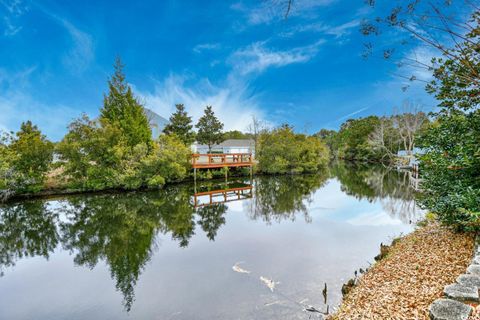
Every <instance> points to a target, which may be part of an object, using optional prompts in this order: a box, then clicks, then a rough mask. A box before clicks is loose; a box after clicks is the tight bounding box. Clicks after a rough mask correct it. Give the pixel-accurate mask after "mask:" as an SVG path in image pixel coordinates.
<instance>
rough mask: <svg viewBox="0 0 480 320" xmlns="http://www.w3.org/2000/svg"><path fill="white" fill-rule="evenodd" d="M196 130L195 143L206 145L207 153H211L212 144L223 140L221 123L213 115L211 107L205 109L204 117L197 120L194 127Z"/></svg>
mask: <svg viewBox="0 0 480 320" xmlns="http://www.w3.org/2000/svg"><path fill="white" fill-rule="evenodd" d="M195 127H196V128H197V129H198V133H197V141H198V142H199V143H203V144H206V145H208V152H211V151H212V146H213V145H214V144H218V143H221V142H222V141H224V140H225V138H224V136H223V132H222V130H223V123H221V122H220V120H218V119H217V117H216V116H215V114H214V113H213V110H212V106H207V107H206V108H205V113H204V115H203V116H202V117H201V118H200V119H199V120H198V123H197V125H196V126H195Z"/></svg>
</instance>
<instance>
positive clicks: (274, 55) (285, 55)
mask: <svg viewBox="0 0 480 320" xmlns="http://www.w3.org/2000/svg"><path fill="white" fill-rule="evenodd" d="M324 42H325V41H324V40H322V39H321V40H319V41H317V42H315V43H313V44H311V45H307V46H303V47H296V48H292V49H288V50H283V51H281V50H278V51H275V50H272V49H269V48H267V47H266V46H265V44H266V42H255V43H252V44H251V45H249V46H247V47H245V48H242V49H239V50H237V51H235V52H234V53H233V54H232V55H231V57H230V58H229V62H230V64H231V65H232V66H233V69H234V71H236V72H237V73H239V74H241V75H247V74H251V73H260V72H262V71H265V70H266V69H268V68H270V67H283V66H286V65H289V64H293V63H304V62H307V61H309V60H310V59H312V58H313V57H314V56H315V55H316V54H317V53H318V50H319V47H320V45H322V44H323V43H324Z"/></svg>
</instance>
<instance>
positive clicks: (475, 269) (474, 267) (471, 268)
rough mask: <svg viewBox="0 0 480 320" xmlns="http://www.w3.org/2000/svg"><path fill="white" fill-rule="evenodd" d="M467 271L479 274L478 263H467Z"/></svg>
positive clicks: (479, 267) (479, 266)
mask: <svg viewBox="0 0 480 320" xmlns="http://www.w3.org/2000/svg"><path fill="white" fill-rule="evenodd" d="M467 273H469V274H475V275H477V276H480V265H477V264H471V265H469V266H468V268H467Z"/></svg>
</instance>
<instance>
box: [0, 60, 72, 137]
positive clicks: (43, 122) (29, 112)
mask: <svg viewBox="0 0 480 320" xmlns="http://www.w3.org/2000/svg"><path fill="white" fill-rule="evenodd" d="M35 71H36V67H35V66H33V67H29V68H25V69H23V70H20V71H17V72H7V71H5V70H4V69H0V88H3V89H0V112H1V116H0V129H2V130H5V131H17V130H18V129H19V128H20V124H21V122H22V121H26V120H31V121H33V122H34V123H35V124H37V125H38V126H39V128H40V129H41V130H42V132H44V133H45V134H47V136H48V137H49V138H50V139H53V140H56V141H58V140H59V139H61V137H62V136H63V134H64V133H65V132H66V126H67V125H68V123H69V122H70V121H71V120H72V119H73V118H75V117H77V116H78V115H79V114H78V110H76V109H75V108H71V107H69V106H65V105H51V104H45V103H42V102H40V101H38V99H35V98H34V97H32V96H31V95H30V87H31V85H30V77H31V75H32V74H33V73H34V72H35ZM52 110H55V116H53V117H52Z"/></svg>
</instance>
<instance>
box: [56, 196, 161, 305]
mask: <svg viewBox="0 0 480 320" xmlns="http://www.w3.org/2000/svg"><path fill="white" fill-rule="evenodd" d="M64 212H65V215H66V217H67V219H68V220H67V222H64V223H61V231H62V243H63V245H64V247H65V248H66V249H68V250H71V251H72V252H76V254H75V258H74V261H75V263H76V264H77V265H84V266H88V267H90V268H93V267H94V266H96V265H97V263H98V262H99V261H100V260H105V262H106V263H107V265H108V266H109V268H110V273H111V276H112V278H114V279H115V281H116V288H117V290H119V291H120V292H121V293H122V294H123V296H124V304H125V308H126V309H127V310H130V307H131V305H132V302H133V299H134V287H135V284H136V283H137V281H138V277H139V275H140V273H141V272H142V270H143V268H144V266H145V264H146V262H147V261H148V260H149V259H150V257H151V253H152V244H153V240H154V237H155V234H156V230H158V229H159V227H160V224H161V219H160V212H159V210H158V207H156V206H155V205H153V204H152V202H151V201H149V198H148V197H147V196H138V195H105V196H92V197H77V198H73V199H71V200H70V201H69V203H68V204H67V205H66V206H65V207H64Z"/></svg>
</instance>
